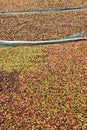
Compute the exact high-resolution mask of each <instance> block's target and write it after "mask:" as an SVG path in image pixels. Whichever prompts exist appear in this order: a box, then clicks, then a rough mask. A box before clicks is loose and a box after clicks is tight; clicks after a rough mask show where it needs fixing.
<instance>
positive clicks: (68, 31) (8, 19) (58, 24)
mask: <svg viewBox="0 0 87 130" xmlns="http://www.w3.org/2000/svg"><path fill="white" fill-rule="evenodd" d="M80 32H87V10H80V11H70V12H69V11H67V12H56V13H41V14H23V15H22V14H21V15H17V14H16V15H0V39H1V40H23V41H34V40H37V41H39V40H54V39H60V38H65V37H67V36H70V35H73V34H76V33H80Z"/></svg>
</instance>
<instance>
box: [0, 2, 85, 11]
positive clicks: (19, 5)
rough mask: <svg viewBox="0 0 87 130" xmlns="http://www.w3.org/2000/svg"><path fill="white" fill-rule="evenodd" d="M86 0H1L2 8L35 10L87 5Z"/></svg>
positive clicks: (0, 8)
mask: <svg viewBox="0 0 87 130" xmlns="http://www.w3.org/2000/svg"><path fill="white" fill-rule="evenodd" d="M86 5H87V1H86V0H72V1H71V0H26V1H25V0H21V1H19V0H0V10H5V11H6V10H9V11H12V10H16V11H17V10H34V9H49V8H63V7H77V6H86Z"/></svg>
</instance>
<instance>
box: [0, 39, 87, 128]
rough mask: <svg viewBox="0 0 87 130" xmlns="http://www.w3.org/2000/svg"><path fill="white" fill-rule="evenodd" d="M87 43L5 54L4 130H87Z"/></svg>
mask: <svg viewBox="0 0 87 130" xmlns="http://www.w3.org/2000/svg"><path fill="white" fill-rule="evenodd" d="M86 78H87V42H86V41H81V42H73V43H72V42H71V43H67V44H66V43H65V44H55V45H44V46H26V47H14V48H1V49H0V130H5V129H6V130H86V129H87V79H86Z"/></svg>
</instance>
